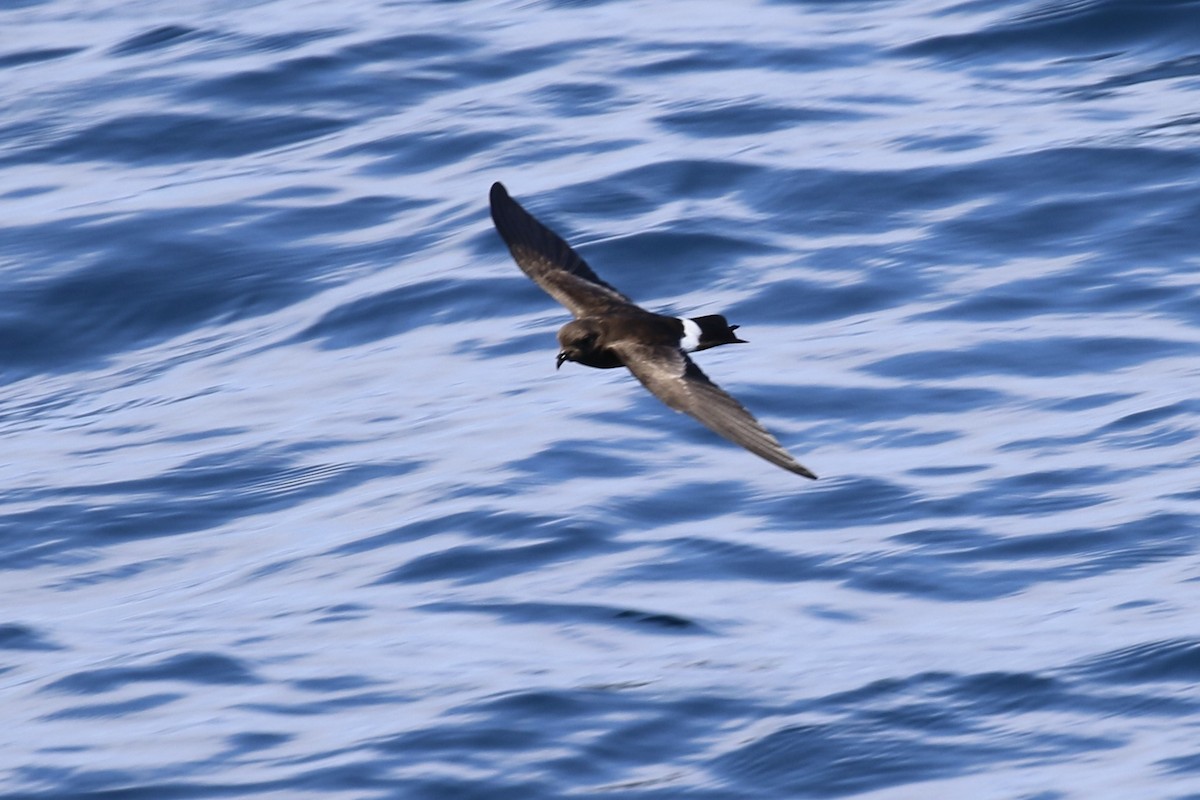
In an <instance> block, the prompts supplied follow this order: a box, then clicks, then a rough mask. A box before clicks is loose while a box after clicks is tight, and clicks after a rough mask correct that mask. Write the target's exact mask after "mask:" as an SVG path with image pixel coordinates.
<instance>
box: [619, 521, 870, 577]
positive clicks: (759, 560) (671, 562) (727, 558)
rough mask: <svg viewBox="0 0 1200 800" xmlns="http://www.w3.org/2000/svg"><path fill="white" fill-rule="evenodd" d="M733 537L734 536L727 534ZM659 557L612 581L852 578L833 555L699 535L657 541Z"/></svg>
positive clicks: (630, 569)
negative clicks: (805, 552) (785, 549)
mask: <svg viewBox="0 0 1200 800" xmlns="http://www.w3.org/2000/svg"><path fill="white" fill-rule="evenodd" d="M730 532H731V533H734V534H736V533H737V531H736V530H734V531H730ZM661 546H662V547H663V548H664V550H663V552H662V553H660V554H659V555H657V556H656V557H655V558H654V560H653V561H647V562H645V563H642V564H639V565H637V566H634V567H629V568H627V569H625V570H623V571H622V572H621V573H620V574H619V575H618V576H617V577H616V578H614V579H613V580H614V581H615V582H616V583H624V582H626V581H712V580H738V581H741V580H746V579H747V578H749V579H753V580H756V581H763V582H770V583H802V582H805V581H841V580H844V579H846V578H848V577H849V575H850V573H849V571H848V570H847V568H845V567H844V566H842V565H841V563H840V560H839V559H838V558H837V557H836V556H833V555H812V554H798V553H786V552H782V551H779V550H776V549H773V548H768V547H761V546H756V545H751V544H742V543H740V542H731V541H726V540H721V539H710V538H707V537H702V536H686V537H677V538H672V539H667V540H664V541H663V542H661Z"/></svg>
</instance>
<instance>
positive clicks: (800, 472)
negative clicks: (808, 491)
mask: <svg viewBox="0 0 1200 800" xmlns="http://www.w3.org/2000/svg"><path fill="white" fill-rule="evenodd" d="M792 472H794V473H796V474H797V475H800V476H802V477H805V478H811V479H812V480H814V481H815V480H816V479H817V476H816V475H814V474H813V473H812V472H811V471H810V470H807V469H805V468H804V467H800V469H794V470H792Z"/></svg>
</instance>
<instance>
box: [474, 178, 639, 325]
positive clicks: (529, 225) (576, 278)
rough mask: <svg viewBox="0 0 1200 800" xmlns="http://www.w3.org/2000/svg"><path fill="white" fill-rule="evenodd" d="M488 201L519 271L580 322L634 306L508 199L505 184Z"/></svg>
mask: <svg viewBox="0 0 1200 800" xmlns="http://www.w3.org/2000/svg"><path fill="white" fill-rule="evenodd" d="M489 199H490V201H491V207H492V221H493V222H494V223H495V224H496V230H497V231H498V232H499V234H500V238H502V239H503V240H504V243H505V244H506V245H508V249H509V251H510V252H511V253H512V256H513V259H514V260H515V261H516V262H517V266H519V267H520V268H521V270H522V271H523V272H524V273H525V274H526V275H528V276H529V277H530V278H532V279H533V281H534V282H535V283H536V284H537V285H538V286H540V287H542V289H544V290H545V291H546V293H547V294H549V295H550V296H551V297H553V298H554V299H555V300H557V301H558V302H560V303H562V304H563V305H564V306H566V307H567V310H568V311H570V312H571V313H572V314H574V315H575V316H576V317H586V316H588V315H590V314H598V313H603V312H604V311H607V310H611V309H613V308H616V307H622V306H629V305H633V301H632V300H630V299H629V298H628V297H626V296H625V295H623V294H621V293H620V292H618V291H617V290H616V289H614V288H613V287H611V286H609V285H608V284H607V283H605V282H604V281H602V280H600V278H599V277H598V276H597V275H596V273H594V272H592V268H591V267H589V266H588V265H587V262H586V261H584V260H583V259H582V258H581V257H580V256H579V254H578V253H576V252H575V251H574V250H573V249H571V246H570V245H569V244H567V243H566V242H565V241H564V240H563V238H562V237H561V236H559V235H558V234H556V233H555V232H554V231H552V230H550V229H549V228H547V227H546V226H545V225H543V224H542V223H540V222H538V221H537V219H535V218H534V216H533V215H532V214H530V213H529V212H528V211H526V210H525V209H524V208H522V207H521V204H520V203H518V202H517V201H516V200H513V199H512V198H511V197H509V195H508V192H507V191H506V190H505V188H504V186H503V184H500V183H494V184H492V191H491V195H490V197H489Z"/></svg>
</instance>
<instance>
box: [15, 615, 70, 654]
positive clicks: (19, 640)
mask: <svg viewBox="0 0 1200 800" xmlns="http://www.w3.org/2000/svg"><path fill="white" fill-rule="evenodd" d="M61 649H62V647H60V646H59V645H57V644H55V643H54V642H52V641H50V640H49V639H47V638H46V637H45V636H43V635H42V634H41V633H40V632H39V631H38V630H37V629H36V628H33V627H31V626H29V625H23V624H21V623H19V622H5V623H0V650H61Z"/></svg>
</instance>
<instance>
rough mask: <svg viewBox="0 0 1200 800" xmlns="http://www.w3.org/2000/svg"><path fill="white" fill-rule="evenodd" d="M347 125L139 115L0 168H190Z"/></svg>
mask: <svg viewBox="0 0 1200 800" xmlns="http://www.w3.org/2000/svg"><path fill="white" fill-rule="evenodd" d="M347 124H348V123H347V122H346V121H344V120H340V119H335V118H332V117H320V116H315V115H300V114H278V115H274V116H268V115H259V116H254V115H248V114H239V115H238V116H237V117H232V116H230V117H226V116H217V115H213V114H195V113H183V112H172V113H150V112H146V113H141V114H136V115H130V116H124V117H117V118H114V119H108V120H105V121H103V122H99V123H96V124H95V125H92V126H90V127H88V128H86V129H84V130H81V131H79V132H77V133H73V134H67V133H62V134H60V135H58V136H55V137H53V141H52V143H50V144H45V145H41V146H32V147H26V148H22V149H18V150H16V151H15V152H11V153H10V154H9V155H7V156H4V157H0V164H39V163H46V162H56V163H71V162H78V161H99V162H110V163H116V164H121V165H138V164H164V163H167V164H170V163H190V162H194V161H205V160H210V159H227V158H237V157H239V156H245V155H249V154H251V153H260V152H263V151H265V150H273V149H275V148H278V147H283V146H285V145H291V144H297V143H299V142H303V141H306V140H309V139H315V138H318V137H321V136H326V135H328V134H331V133H334V132H336V131H339V130H341V129H343V128H344V127H346V125H347Z"/></svg>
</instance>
